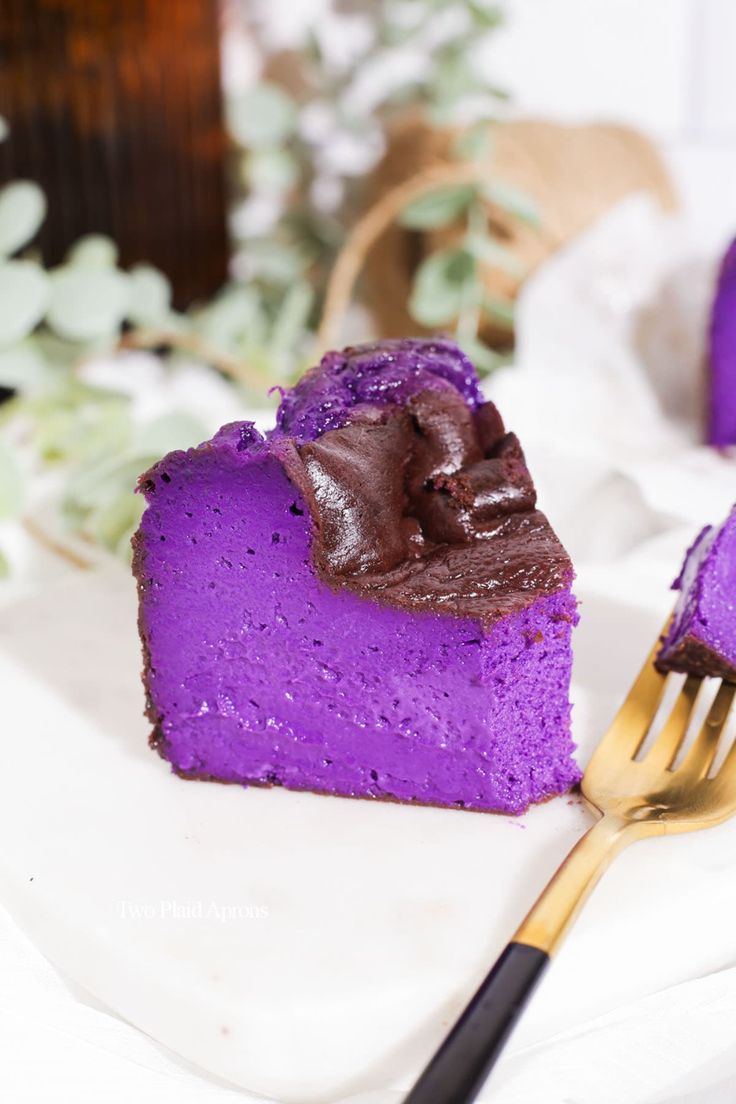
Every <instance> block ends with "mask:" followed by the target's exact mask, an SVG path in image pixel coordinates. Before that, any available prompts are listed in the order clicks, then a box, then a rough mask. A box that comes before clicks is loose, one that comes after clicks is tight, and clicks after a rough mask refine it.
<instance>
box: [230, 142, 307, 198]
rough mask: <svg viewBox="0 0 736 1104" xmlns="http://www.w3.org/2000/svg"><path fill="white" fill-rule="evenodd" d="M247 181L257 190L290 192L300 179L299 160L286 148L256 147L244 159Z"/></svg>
mask: <svg viewBox="0 0 736 1104" xmlns="http://www.w3.org/2000/svg"><path fill="white" fill-rule="evenodd" d="M244 171H245V178H246V181H247V183H248V185H249V187H251V188H252V189H253V190H254V191H256V192H271V191H273V192H276V193H283V192H288V191H289V189H290V188H293V186H294V185H295V184H296V183H297V181H298V179H299V162H298V161H297V160H296V158H295V157H294V155H293V154H291V153H289V151H288V150H285V149H254V150H252V151H251V152H250V153H248V154H246V156H245V160H244Z"/></svg>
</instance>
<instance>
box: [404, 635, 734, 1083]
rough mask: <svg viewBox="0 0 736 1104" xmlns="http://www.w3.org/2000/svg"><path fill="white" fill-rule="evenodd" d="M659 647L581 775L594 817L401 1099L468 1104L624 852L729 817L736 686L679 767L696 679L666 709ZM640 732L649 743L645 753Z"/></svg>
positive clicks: (713, 710) (718, 699) (724, 689)
mask: <svg viewBox="0 0 736 1104" xmlns="http://www.w3.org/2000/svg"><path fill="white" fill-rule="evenodd" d="M658 647H659V645H658V644H657V645H656V646H655V648H654V649H653V650H652V652H651V654H650V655H649V657H648V659H647V661H646V663H645V664H644V666H643V668H642V670H641V673H640V674H639V677H638V678H637V680H636V682H635V683H634V685H633V686H632V688H631V690H630V691H629V695H628V697H627V698H626V701H625V702H624V704H623V705H622V706H621V708H620V710H619V712H618V714H617V716H616V719H615V720H614V722H613V724H612V725H611V727H610V728H609V730H608V732H607V733H606V735H605V736H604V737H603V739H602V741H601V742H600V744H599V745H598V747H597V748H596V750H595V752H594V753H593V757H592V758H591V760H590V762H589V764H588V767H587V769H586V771H585V774H584V776H583V781H582V784H581V789H582V791H583V795H584V797H585V798H586V800H587V802H588V804H589V805H591V806H592V807H593V809H594V810H595V811H596V812H597V813H599V814H600V819H599V820H598V821H596V823H595V824H594V825H593V827H592V828H591V829H590V830H589V831H588V832H587V833H586V834H585V835H584V836H583V837H582V839H580V840H579V842H578V843H577V844H576V845H575V847H574V848H573V850H572V851H571V852H570V854H569V855H568V856H567V858H566V859H565V861H564V862H563V863H562V865H561V866H560V868H559V870H558V871H557V873H556V874H555V875H554V877H553V878H552V880H551V881H550V882H549V884H548V885H547V888H546V889H545V890H544V892H543V893H542V895H541V897H539V899H538V900H537V902H536V904H535V905H534V906H533V908H532V909H531V911H530V912H529V914H528V915H527V917H526V919H525V920H524V922H523V923H522V925H521V927H520V928H519V929H518V930H517V932H516V934H515V936H514V938H513V940H512V942H511V943H509V944H508V946H507V947H506V949H505V951H504V952H503V954H502V955H501V957H500V958H499V959H498V961H497V963H496V965H495V966H494V967H493V969H492V970H491V972H490V973H489V974H488V976H487V977H486V979H485V981H484V982H483V983H482V985H481V986H480V988H479V989H478V991H477V993H476V994H475V996H474V997H473V999H472V1000H471V1002H470V1004H469V1005H468V1007H467V1008H466V1009H465V1011H464V1012H463V1014H462V1016H461V1017H460V1019H459V1020H458V1022H457V1023H456V1024H455V1026H454V1028H453V1029H452V1031H451V1032H450V1034H449V1035H448V1036H447V1038H446V1039H445V1041H444V1043H443V1044H442V1046H441V1047H440V1049H439V1050H438V1051H437V1053H436V1054H435V1056H434V1058H433V1059H432V1061H431V1062H430V1064H429V1065H428V1066H427V1068H426V1069H425V1071H424V1073H423V1074H422V1075H421V1077H420V1078H419V1080H418V1081H417V1083H416V1085H415V1086H414V1088H413V1089H412V1090H411V1092H410V1093H409V1095H408V1097H407V1098H406V1101H405V1104H468V1102H469V1101H471V1100H474V1099H475V1097H476V1096H477V1094H478V1093H479V1092H480V1089H481V1087H482V1085H483V1083H484V1081H485V1079H486V1077H487V1075H488V1073H489V1072H490V1070H491V1068H492V1066H493V1065H494V1063H495V1061H496V1059H497V1058H498V1056H499V1054H500V1053H501V1050H502V1049H503V1046H504V1044H505V1042H506V1040H507V1038H508V1036H509V1034H510V1033H511V1030H512V1028H513V1026H514V1024H515V1022H516V1020H517V1019H518V1017H519V1015H520V1013H521V1011H522V1010H523V1008H524V1006H525V1004H526V1002H527V1000H528V999H529V997H530V996H531V994H532V992H533V991H534V989H535V987H536V985H537V982H538V981H539V979H540V977H541V976H542V974H543V973H544V970H545V969H546V967H547V966H548V964H549V961H550V957H551V956H552V955H553V954H554V953H555V951H556V950H557V948H558V947H559V945H560V942H561V941H562V938H563V936H564V935H565V933H566V932H567V931H568V929H569V927H570V925H571V924H572V922H573V920H574V919H575V917H576V916H577V914H578V912H579V911H580V909H581V907H582V905H583V904H584V902H585V901H586V899H587V897H588V895H589V893H590V892H591V890H592V889H593V887H594V886H595V885H596V883H597V882H598V879H599V878H600V876H601V875H602V874H603V872H604V870H605V869H606V867H607V866H608V865H609V863H610V862H611V860H612V859H613V858H614V857H615V856H616V855H617V854H619V853H620V852H621V851H622V850H623V848H624V847H626V846H628V844H630V843H633V842H634V841H635V840H639V839H644V838H645V837H646V836H663V835H668V834H670V833H675V832H691V831H694V830H695V829H697V828H710V827H712V826H713V825H715V824H720V823H721V822H722V821H724V820H726V819H728V817H730V816H732V815H733V813H734V812H736V744H735V745H734V747H732V748H731V749H730V750H729V752H728V754H727V756H726V757H725V759H724V761H723V763H722V765H721V766H720V767H719V769H718V770H717V771H713V766H714V762H715V758H716V754H717V752H718V747H719V743H720V740H721V737H722V735H723V732H724V729H725V728H726V725H727V723H728V720H729V717H730V712H731V706H732V704H733V700H734V694H736V685H730V684H727V683H722V684H721V686H720V688H719V690H718V693H717V694H716V696H715V699H714V700H713V702H712V704H711V706H710V708H709V710H708V713H707V716H706V717H705V720H704V721H703V723H702V725H701V727H700V730H699V732H698V734H697V736H696V737H695V739H694V740H693V742H692V744H691V745H690V746H689V748H688V749H687V751H686V752H685V753H684V755H683V756H682V757H681V761H678V752H680V749H681V748H682V746H683V744H684V742H685V737H686V736H687V735H688V731H689V729H690V727H691V723H692V722H694V719H695V716H696V715H697V712H699V710H697V711H696V710H695V709H694V707H695V700H696V698H697V697H698V694H699V692H700V689H701V687H702V685H703V682H704V681H705V680H703V679H701V678H695V677H694V676H688V678H687V679H686V680H685V682H684V683H683V684H682V687H681V689H680V691H679V693H678V694H677V697H676V699H675V700H674V702H673V704H672V706H671V708H669V710H668V709H667V703H668V698H669V694H670V689H674V687H670V683H671V680H672V679H673V678H676V676H672V675H669V676H665V675H663V674H661V673H660V672H659V671H657V670H656V668H655V667H654V656H655V654H656V651H657V649H658ZM660 726H661V727H660ZM655 732H656V735H655ZM648 736H652V737H654V739H653V741H652V742H651V746H648V747H647V748H644V747H643V745H644V744H645V742H646V743H647V744H648V745H649V740H648V739H647V737H648Z"/></svg>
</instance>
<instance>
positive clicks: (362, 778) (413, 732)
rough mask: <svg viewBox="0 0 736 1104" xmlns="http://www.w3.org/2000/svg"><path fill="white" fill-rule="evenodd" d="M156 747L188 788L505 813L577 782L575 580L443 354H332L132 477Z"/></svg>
mask: <svg viewBox="0 0 736 1104" xmlns="http://www.w3.org/2000/svg"><path fill="white" fill-rule="evenodd" d="M140 487H141V490H142V491H143V493H144V494H145V496H146V500H147V502H148V507H147V509H146V512H145V514H144V516H143V520H142V522H141V527H140V529H139V531H138V533H137V535H136V537H135V538H134V546H135V561H134V570H135V573H136V576H137V579H138V587H139V594H140V630H141V637H142V641H143V648H144V657H145V672H144V679H145V685H146V692H147V701H148V715H149V717H150V720H151V722H152V724H153V726H154V731H153V735H152V744H153V746H155V747H156V748H157V749H158V751H159V753H160V754H161V755H162V756H163V757H164V758H166V759H168V760H169V761H170V762H171V764H172V766H173V768H174V770H175V771H177V772H178V773H179V774H181V775H184V776H186V777H190V778H206V779H218V780H220V781H225V782H238V783H243V784H249V783H254V784H265V785H280V786H286V787H289V788H292V789H303V790H316V791H321V792H325V793H331V794H343V795H352V796H356V797H374V798H393V799H395V800H399V801H408V802H421V803H429V804H438V805H449V806H460V807H465V808H473V809H488V810H497V811H504V812H509V813H520V812H522V811H523V810H524V809H525V808H526V807H527V806H528V805H529V804H530V803H531V802H535V801H540V800H541V799H543V798H547V797H550V796H551V795H553V794H558V793H562V792H564V791H565V790H567V789H568V788H569V787H570V786H571V785H572V784H573V783H574V782H576V781H577V780H578V778H579V771H578V769H577V767H576V765H575V763H574V762H573V760H572V757H571V755H572V751H573V744H572V741H571V738H570V702H569V697H568V691H569V682H570V668H571V649H570V635H571V630H572V627H573V624H574V623H575V621H576V619H577V614H576V604H575V599H574V598H573V596H572V594H571V590H570V587H571V582H572V578H573V571H572V566H571V564H570V560H569V557H568V556H567V554H566V552H565V550H564V549H563V547H562V545H561V544H560V542H559V541H558V539H557V537H556V536H555V534H554V532H553V531H552V529H551V527H550V525H549V523H548V521H547V520H546V518H545V517H544V515H543V514H541V513H539V512H538V511H537V510H536V508H535V497H536V496H535V491H534V487H533V484H532V480H531V478H530V476H529V473H528V471H527V468H526V464H525V462H524V457H523V454H522V451H521V448H520V446H519V442H518V441H517V440H516V438H515V437H514V436H513V434H509V433H506V432H505V430H504V426H503V423H502V421H501V418H500V416H499V414H498V411H497V410H496V408H495V407H494V406H493V404H492V403H484V402H483V401H482V399H481V394H480V390H479V386H478V379H477V375H476V372H475V369H474V368H473V366H472V364H471V363H470V362H469V361H468V359H467V358H466V357H465V356H464V355H463V354H462V353H461V352H460V350H459V349H458V348H457V346H455V345H454V344H453V343H452V342H450V341H445V340H433V341H421V340H405V341H396V342H383V343H380V344H375V345H366V346H362V347H358V348H351V349H346V350H344V351H343V352H340V353H330V354H328V355H327V356H326V357H325V358H324V359H323V361H322V363H321V364H320V365H319V367H318V368H315V369H312V370H311V371H310V372H308V373H307V374H306V375H305V376H304V377H303V379H302V380H301V381H300V382H299V383H298V384H297V386H296V387H295V388H294V389H293V390H292V391H290V392H287V393H286V394H285V395H284V396H283V399H282V402H281V406H280V407H279V411H278V415H277V422H276V427H275V429H274V430H273V431H272V432H271V433H270V434H268V435H267V436H266V437H265V438H264V437H263V436H261V434H260V433H259V432H258V431H257V430H256V429H254V427H253V425H252V424H251V423H248V422H242V423H236V424H233V425H228V426H225V427H224V428H223V429H221V430H220V432H219V433H217V434H216V435H215V437H214V438H213V439H212V440H211V441H208V442H206V443H205V444H204V445H201V446H200V447H199V448H197V449H191V450H189V451H188V452H174V453H171V454H170V455H169V456H167V457H166V458H165V459H164V460H162V461H161V462H160V463H158V464H157V465H156V466H155V467H154V468H153V469H152V470H151V471H149V472H148V473H147V474H146V475H145V476H143V477H142V479H141V483H140Z"/></svg>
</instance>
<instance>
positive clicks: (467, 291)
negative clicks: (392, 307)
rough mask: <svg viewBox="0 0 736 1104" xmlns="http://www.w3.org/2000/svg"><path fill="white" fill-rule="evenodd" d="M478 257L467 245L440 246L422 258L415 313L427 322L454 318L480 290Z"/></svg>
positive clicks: (414, 296) (414, 293)
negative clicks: (478, 288) (477, 287)
mask: <svg viewBox="0 0 736 1104" xmlns="http://www.w3.org/2000/svg"><path fill="white" fill-rule="evenodd" d="M475 274H476V262H475V258H474V257H473V256H472V254H471V253H469V252H468V251H467V250H466V249H440V250H438V251H437V252H436V253H432V254H431V255H430V256H429V257H427V258H426V260H424V261H422V263H421V264H420V265H419V268H418V269H417V271H416V273H415V276H414V286H413V288H412V293H411V297H410V300H409V310H410V312H411V315H412V317H413V318H414V319H415V320H416V321H417V322H419V323H421V324H422V325H423V326H443V325H446V324H447V323H448V322H451V321H452V320H453V319H454V318H456V317H457V315H458V314H460V312H461V311H462V309H463V307H465V306H467V304H468V301H469V299H470V298H471V297H474V296H475V295H476V293H477V289H476V282H475Z"/></svg>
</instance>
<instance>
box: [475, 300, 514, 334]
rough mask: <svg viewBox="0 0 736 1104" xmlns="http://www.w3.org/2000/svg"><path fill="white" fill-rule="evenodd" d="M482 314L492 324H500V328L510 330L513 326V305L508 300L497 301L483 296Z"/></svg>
mask: <svg viewBox="0 0 736 1104" xmlns="http://www.w3.org/2000/svg"><path fill="white" fill-rule="evenodd" d="M482 307H483V313H484V314H485V315H486V316H487V317H488V318H490V320H491V321H492V322H500V323H501V325H502V326H508V328H509V329H511V328H512V326H513V324H514V317H515V315H514V304H513V303H512V302H511V301H510V300H509V299H499V298H497V297H495V296H490V295H487V296H484V298H483V302H482Z"/></svg>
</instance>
